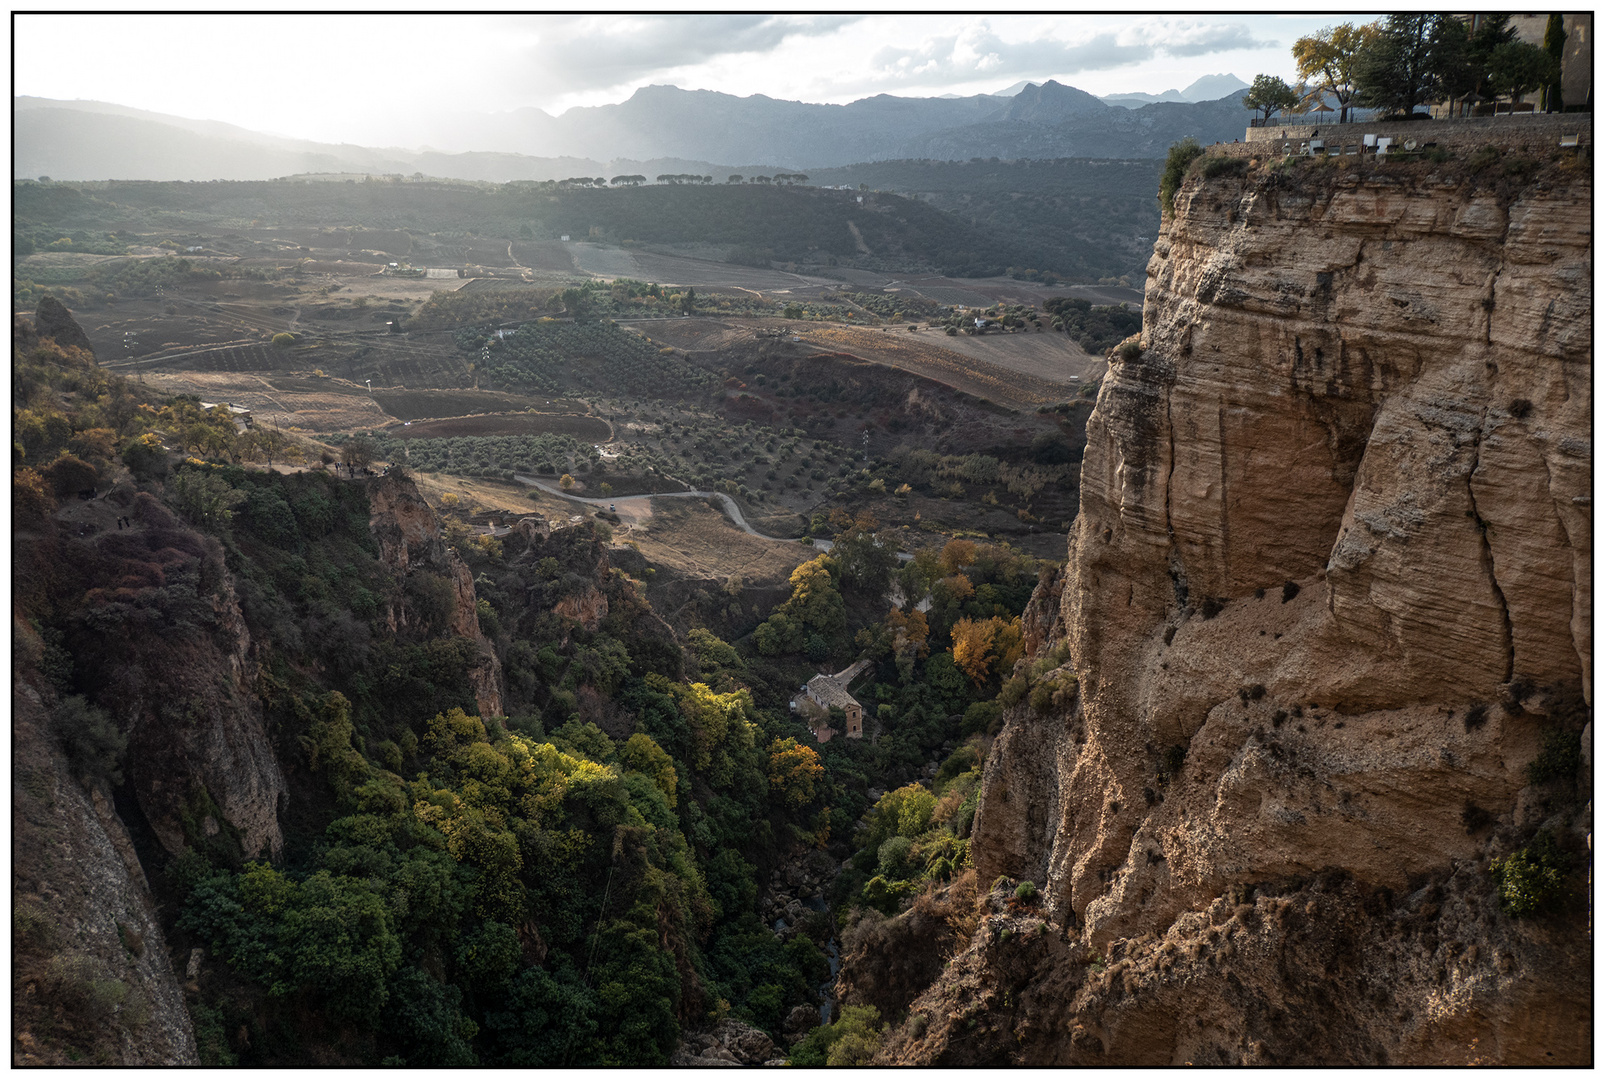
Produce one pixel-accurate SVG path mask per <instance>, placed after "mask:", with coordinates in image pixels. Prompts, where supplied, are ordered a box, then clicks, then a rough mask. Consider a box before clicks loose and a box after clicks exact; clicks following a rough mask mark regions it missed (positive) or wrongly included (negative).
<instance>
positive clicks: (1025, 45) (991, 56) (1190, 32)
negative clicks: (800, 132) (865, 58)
mask: <svg viewBox="0 0 1605 1080" xmlns="http://www.w3.org/2000/svg"><path fill="white" fill-rule="evenodd" d="M1274 44H1275V43H1274V42H1265V41H1260V40H1257V39H1256V38H1255V37H1254V35H1253V34H1252V33H1251V32H1250V31H1249V28H1248V27H1247V26H1246V25H1244V24H1243V23H1235V22H1232V23H1223V22H1205V21H1196V20H1186V21H1183V20H1170V19H1155V20H1142V21H1139V22H1136V23H1133V24H1132V25H1129V26H1126V27H1123V28H1120V29H1118V30H1115V29H1110V30H1102V31H1099V32H1096V33H1093V34H1091V35H1089V36H1082V37H1075V38H1067V37H1066V38H1061V37H1048V36H1035V37H1032V38H1029V39H1027V40H1022V41H1007V40H1004V39H1003V38H1002V37H1000V36H999V35H998V34H997V33H995V32H994V31H993V30H992V28H991V26H990V25H989V24H988V23H986V22H981V23H977V24H976V25H974V26H971V27H966V28H965V29H962V30H959V31H956V32H954V33H952V34H949V35H943V36H937V37H931V38H927V39H926V40H924V41H922V42H920V43H919V44H917V45H906V46H895V45H889V46H886V47H885V48H882V49H881V50H879V51H878V52H877V53H875V55H874V57H873V58H872V61H871V67H872V70H873V71H874V74H875V77H876V78H877V80H878V81H882V82H888V81H889V82H900V83H915V82H917V83H920V84H932V83H935V82H953V83H957V82H966V81H969V80H973V79H976V78H977V77H988V78H998V77H1014V78H1039V77H1051V76H1069V75H1075V74H1077V73H1079V72H1087V71H1107V70H1110V69H1113V68H1120V67H1125V66H1127V65H1131V64H1140V63H1143V62H1144V61H1148V60H1153V59H1155V58H1156V57H1160V56H1167V55H1168V56H1177V57H1195V56H1206V55H1209V54H1210V53H1217V52H1228V51H1231V50H1235V49H1255V48H1263V47H1266V46H1268V45H1272V46H1273V45H1274Z"/></svg>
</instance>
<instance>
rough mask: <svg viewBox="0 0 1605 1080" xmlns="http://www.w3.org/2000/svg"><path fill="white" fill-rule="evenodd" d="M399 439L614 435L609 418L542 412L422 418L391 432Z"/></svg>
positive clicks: (595, 437) (582, 438) (600, 439)
mask: <svg viewBox="0 0 1605 1080" xmlns="http://www.w3.org/2000/svg"><path fill="white" fill-rule="evenodd" d="M389 434H390V436H391V438H395V439H449V438H465V437H471V436H476V435H477V436H488V435H567V436H569V437H570V438H573V439H577V440H579V441H580V442H606V441H607V440H608V439H609V437H610V436H611V434H612V429H611V428H610V427H609V426H608V423H607V421H605V420H598V419H597V418H596V417H594V416H576V415H573V414H564V415H555V416H554V415H545V414H540V413H492V414H489V415H485V416H457V417H450V418H447V419H444V420H421V421H418V422H417V423H414V424H411V425H410V426H408V427H402V428H394V429H392V430H391V431H390V432H389Z"/></svg>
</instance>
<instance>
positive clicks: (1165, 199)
mask: <svg viewBox="0 0 1605 1080" xmlns="http://www.w3.org/2000/svg"><path fill="white" fill-rule="evenodd" d="M1203 153H1204V148H1203V147H1202V146H1199V145H1198V140H1197V139H1195V138H1193V137H1192V136H1190V135H1189V136H1188V137H1187V138H1185V139H1183V140H1182V141H1181V142H1179V143H1176V144H1175V145H1173V146H1172V147H1171V148H1170V153H1169V154H1167V155H1166V156H1165V170H1164V172H1162V173H1161V174H1160V176H1159V205H1160V208H1161V209H1162V210H1163V211H1164V213H1165V214H1166V215H1167V216H1168V215H1170V214H1172V213H1174V212H1175V201H1176V192H1178V191H1180V190H1181V182H1182V179H1183V178H1184V177H1185V176H1186V175H1187V167H1188V166H1189V165H1191V164H1192V163H1193V161H1194V160H1195V159H1196V158H1199V157H1202V156H1203Z"/></svg>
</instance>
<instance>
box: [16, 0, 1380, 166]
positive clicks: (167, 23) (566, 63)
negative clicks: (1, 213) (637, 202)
mask: <svg viewBox="0 0 1605 1080" xmlns="http://www.w3.org/2000/svg"><path fill="white" fill-rule="evenodd" d="M1374 17H1375V16H1370V15H1363V16H1355V15H1313V16H1303V15H1299V16H1273V15H1232V16H1216V15H1188V14H1182V15H1146V14H1138V13H1129V14H1118V15H1086V16H1082V15H954V14H942V15H907V14H890V15H868V16H858V15H801V16H769V15H682V16H674V15H668V16H659V15H628V16H619V15H562V16H544V15H478V16H460V15H410V14H399V15H398V14H390V15H342V16H325V15H276V14H268V15H187V14H178V15H17V16H15V22H14V28H15V40H14V51H13V55H14V56H15V67H14V75H15V79H14V86H15V92H16V93H17V94H22V95H37V96H39V97H50V98H65V99H73V98H81V99H91V100H98V101H110V102H115V103H117V104H120V105H128V106H133V107H135V108H141V109H149V110H152V111H155V112H164V113H171V114H174V115H178V116H187V117H193V118H198V119H207V120H222V121H226V122H228V123H232V124H238V125H240V126H242V127H248V128H253V129H256V130H261V131H270V132H274V133H277V134H282V135H292V136H299V137H302V138H311V139H318V140H323V141H330V142H342V141H344V142H356V143H364V144H370V145H372V144H382V145H397V146H409V145H415V144H416V140H415V139H414V140H413V141H409V134H411V135H414V136H415V135H416V133H417V131H418V130H419V129H420V128H422V127H429V126H431V125H428V124H425V123H420V121H423V120H424V119H425V118H426V117H428V116H430V115H444V114H450V113H454V112H461V111H483V112H501V111H505V110H510V109H515V108H521V107H525V106H535V107H537V108H541V109H544V110H546V111H547V112H550V113H553V114H554V115H555V114H558V113H561V112H563V111H564V110H566V109H569V108H572V107H574V106H577V105H602V104H607V103H609V102H616V101H622V100H624V99H626V98H628V97H629V96H630V95H631V94H632V93H633V92H634V91H635V90H636V89H637V88H639V87H642V86H646V85H649V84H654V83H656V84H670V85H674V86H679V87H682V88H685V89H688V90H697V89H700V90H719V91H723V92H724V93H729V94H737V95H742V96H745V95H748V94H767V95H769V96H770V97H775V98H785V99H791V100H800V101H811V102H830V103H844V102H848V101H852V100H854V99H856V98H861V97H866V96H868V95H872V94H881V93H886V94H897V95H901V96H908V97H926V96H935V95H938V94H944V93H952V94H973V93H992V92H996V91H999V90H1002V89H1004V88H1005V87H1007V86H1010V85H1011V84H1013V83H1016V82H1019V81H1021V80H1025V79H1029V80H1032V81H1036V82H1041V81H1043V80H1046V79H1050V78H1051V79H1057V80H1059V81H1060V82H1062V83H1067V84H1069V85H1072V86H1076V87H1079V88H1081V89H1083V90H1086V91H1089V92H1091V93H1094V94H1113V93H1126V92H1131V91H1142V92H1147V93H1155V94H1157V93H1160V92H1162V91H1164V90H1167V89H1178V90H1180V89H1183V88H1185V87H1186V86H1187V85H1188V84H1189V83H1191V82H1193V81H1194V80H1195V79H1197V78H1199V77H1200V76H1203V75H1212V74H1218V73H1231V74H1235V75H1237V76H1238V77H1239V78H1241V79H1243V80H1245V81H1251V80H1252V79H1253V78H1254V76H1255V75H1256V74H1260V73H1262V72H1263V73H1269V74H1275V75H1280V76H1282V77H1283V78H1286V79H1288V80H1289V81H1290V82H1291V81H1292V80H1293V74H1294V72H1293V63H1292V58H1291V55H1290V52H1289V49H1290V47H1291V46H1292V44H1293V41H1294V40H1295V39H1296V38H1298V37H1300V36H1302V35H1305V34H1309V33H1313V32H1315V31H1316V30H1318V29H1320V28H1321V27H1323V26H1326V25H1330V24H1332V23H1337V22H1345V21H1369V20H1370V19H1372V18H1374Z"/></svg>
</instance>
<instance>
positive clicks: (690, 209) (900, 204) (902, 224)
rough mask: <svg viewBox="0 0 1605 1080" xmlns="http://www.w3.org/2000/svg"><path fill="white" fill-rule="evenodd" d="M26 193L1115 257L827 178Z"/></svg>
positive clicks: (875, 251) (111, 203) (347, 222)
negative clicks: (832, 185)
mask: <svg viewBox="0 0 1605 1080" xmlns="http://www.w3.org/2000/svg"><path fill="white" fill-rule="evenodd" d="M14 192H15V194H14V214H15V224H14V228H15V229H16V230H17V233H18V235H21V236H25V237H28V238H29V242H30V243H37V242H40V241H42V242H45V243H49V242H52V241H50V240H49V236H50V234H52V233H55V234H56V235H58V236H59V235H61V234H70V233H71V232H72V231H73V230H83V229H86V228H89V229H95V230H98V231H101V232H116V231H120V230H125V229H134V230H138V231H145V230H147V229H150V228H153V227H158V226H160V225H162V224H164V223H168V222H173V221H174V216H175V215H177V216H179V217H180V218H181V219H188V220H190V221H193V222H196V223H205V224H207V225H212V226H216V225H227V226H231V227H233V228H238V229H244V228H248V227H250V225H251V223H252V222H253V221H261V220H263V219H266V220H270V221H272V222H273V223H274V224H277V225H292V226H300V225H306V224H310V223H319V224H322V225H325V226H331V227H333V226H338V227H341V228H352V227H359V228H365V229H374V230H397V229H403V230H408V231H410V232H413V233H416V234H423V235H429V234H437V233H447V234H452V235H451V238H452V239H460V238H463V234H483V235H488V236H500V237H505V238H516V239H530V240H534V239H543V240H544V239H550V240H555V239H557V238H559V237H561V236H564V235H573V236H579V237H592V236H594V237H595V238H596V239H600V240H605V241H609V242H612V243H615V244H618V243H640V244H657V245H680V244H697V245H703V246H705V247H707V246H711V247H713V248H715V249H723V250H724V251H725V252H729V251H731V250H732V249H739V252H738V255H739V257H738V258H737V259H736V260H735V261H738V262H752V261H756V262H758V263H759V264H760V265H762V264H764V263H767V262H769V261H779V262H798V263H804V264H809V265H814V266H832V265H838V264H839V265H843V266H858V267H862V268H866V269H881V270H891V271H898V272H917V271H921V270H932V269H934V270H936V271H938V272H941V273H947V274H955V275H959V276H975V277H984V276H988V275H992V274H1001V273H1002V272H1003V271H1004V270H1005V269H1006V268H1007V267H1009V266H1033V267H1036V268H1038V269H1044V270H1056V271H1058V272H1059V273H1060V274H1061V275H1063V276H1065V277H1072V276H1076V277H1083V278H1087V279H1090V280H1096V279H1097V278H1098V277H1101V276H1104V275H1103V274H1100V273H1098V272H1097V271H1099V270H1102V269H1106V268H1108V266H1109V263H1108V262H1106V261H1104V260H1105V256H1103V255H1102V254H1101V253H1100V252H1098V251H1097V250H1096V249H1094V250H1086V249H1085V247H1084V245H1083V243H1082V241H1081V239H1080V238H1079V237H1076V236H1074V235H1067V234H1065V233H1061V234H1059V236H1058V237H1057V238H1056V239H1057V240H1058V242H1057V243H1054V242H1043V241H1042V240H1041V239H1040V238H1038V239H1032V238H1031V237H1030V236H1029V230H1028V225H1029V222H1027V221H1024V220H1020V219H1018V218H1015V219H1013V220H1009V219H1005V220H1003V221H1001V222H998V223H996V224H993V223H990V222H980V223H977V224H971V223H970V222H968V221H966V220H964V219H963V218H961V217H959V216H958V215H956V214H952V213H947V212H944V211H943V210H941V209H938V208H936V207H933V206H929V205H926V204H925V203H923V202H921V201H919V200H915V199H909V198H904V197H901V196H898V195H893V194H885V193H878V192H877V193H869V194H862V193H858V192H849V191H827V190H824V189H822V188H815V187H780V186H772V185H762V184H714V185H651V186H646V187H639V188H628V187H625V188H614V189H608V190H593V189H578V190H576V189H572V188H558V187H551V186H545V187H543V186H539V185H532V184H508V185H502V186H492V185H485V184H480V185H474V184H445V183H439V182H432V181H419V182H397V183H379V182H369V183H363V184H354V183H353V184H345V183H338V182H332V183H331V182H320V183H307V182H299V181H294V180H279V181H234V182H219V183H216V184H208V185H205V186H203V187H197V186H196V185H191V184H182V183H159V182H132V181H130V182H122V181H114V182H102V183H84V184H74V185H68V184H63V183H56V182H52V183H49V184H39V183H19V184H17V185H16V186H15V188H14ZM1151 198H1152V195H1151V192H1150V193H1149V195H1148V199H1149V200H1151ZM593 230H595V232H594V233H593ZM855 230H856V235H855ZM34 237H37V241H36V240H34V239H33V238H34ZM19 246H21V245H19ZM502 248H503V250H504V251H505V240H504V241H503V244H502ZM23 250H24V251H26V250H27V248H26V247H25V246H24V247H23ZM111 250H112V251H115V250H117V249H116V248H113V249H111ZM404 250H405V249H404ZM1117 265H1118V264H1117ZM1126 265H1128V266H1129V263H1128V264H1126Z"/></svg>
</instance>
